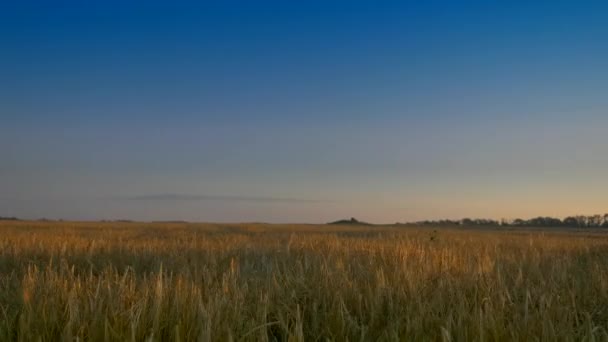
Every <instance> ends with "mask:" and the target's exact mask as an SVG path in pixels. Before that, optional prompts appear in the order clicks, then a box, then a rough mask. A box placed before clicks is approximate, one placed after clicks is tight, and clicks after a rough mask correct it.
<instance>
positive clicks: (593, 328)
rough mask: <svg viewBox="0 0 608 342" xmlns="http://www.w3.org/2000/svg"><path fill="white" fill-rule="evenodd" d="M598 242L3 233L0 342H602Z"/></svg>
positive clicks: (141, 230)
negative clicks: (429, 341)
mask: <svg viewBox="0 0 608 342" xmlns="http://www.w3.org/2000/svg"><path fill="white" fill-rule="evenodd" d="M607 237H608V235H607V236H604V235H603V234H601V233H589V232H587V233H583V232H563V231H562V232H554V233H549V232H541V231H534V232H523V231H497V230H494V231H481V230H462V229H461V230H456V229H452V230H449V229H439V230H437V232H434V231H433V230H432V229H428V228H396V227H382V228H380V227H337V226H309V225H291V226H287V225H261V224H251V225H219V224H218V225H214V224H178V223H170V224H169V223H167V224H146V223H68V222H53V223H41V222H5V223H1V224H0V340H3V341H7V340H20V341H36V340H43V341H56V340H70V341H74V340H95V341H125V340H126V341H144V340H158V341H160V340H162V341H166V340H176V341H195V340H201V341H216V340H219V341H225V340H238V341H240V340H246V341H249V340H250V341H265V340H270V341H272V340H280V341H284V340H293V341H301V340H312V341H315V340H326V339H329V340H351V341H363V340H364V341H368V340H372V341H373V340H443V341H475V340H545V341H555V340H606V339H608V238H607Z"/></svg>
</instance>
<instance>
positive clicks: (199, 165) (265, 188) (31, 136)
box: [0, 1, 608, 222]
mask: <svg viewBox="0 0 608 342" xmlns="http://www.w3.org/2000/svg"><path fill="white" fill-rule="evenodd" d="M607 37H608V4H607V3H606V2H597V3H595V4H594V3H593V2H586V1H585V2H580V1H546V2H541V1H521V2H519V1H502V2H493V1H479V2H464V1H463V2H437V1H424V2H422V1H420V2H416V3H414V2H411V3H407V2H382V4H380V2H376V1H366V2H358V1H343V2H330V1H318V2H317V1H306V2H302V3H298V4H296V3H295V2H286V1H282V2H278V1H277V2H263V3H262V2H254V1H247V2H236V1H217V2H215V1H214V2H204V4H197V5H194V4H189V3H180V4H175V3H173V2H171V3H169V2H166V3H157V2H153V1H148V2H145V4H144V2H138V3H135V2H129V1H99V2H95V1H78V2H76V1H75V2H65V1H52V2H48V3H45V2H14V3H12V2H8V1H5V2H2V3H0V216H2V215H4V216H8V215H16V216H19V217H23V218H40V217H47V218H64V219H127V218H129V219H140V220H173V219H184V220H197V221H267V222H326V221H329V220H335V219H340V218H345V217H351V216H355V217H357V218H359V219H362V220H368V221H373V222H396V221H400V222H403V221H411V220H421V219H438V218H462V217H467V216H471V217H488V218H497V219H498V218H502V217H505V218H515V217H524V218H525V217H531V216H538V215H550V216H558V217H562V216H565V215H570V214H578V213H580V214H594V213H603V212H607V211H608V196H607V194H608V192H607V190H608V177H607V174H608V140H607V138H606V136H607V133H608V43H607V42H608V40H607Z"/></svg>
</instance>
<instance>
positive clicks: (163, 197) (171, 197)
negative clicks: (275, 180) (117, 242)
mask: <svg viewBox="0 0 608 342" xmlns="http://www.w3.org/2000/svg"><path fill="white" fill-rule="evenodd" d="M122 198H123V199H127V200H132V201H224V202H258V203H260V202H261V203H264V202H266V203H326V202H331V201H328V200H320V199H308V198H293V197H262V196H231V195H191V194H150V195H137V196H128V197H122Z"/></svg>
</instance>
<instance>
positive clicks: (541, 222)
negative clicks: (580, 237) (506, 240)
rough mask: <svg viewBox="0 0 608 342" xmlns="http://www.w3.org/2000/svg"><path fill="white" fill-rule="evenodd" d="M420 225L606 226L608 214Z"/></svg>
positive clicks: (422, 222) (467, 220) (438, 222)
mask: <svg viewBox="0 0 608 342" xmlns="http://www.w3.org/2000/svg"><path fill="white" fill-rule="evenodd" d="M416 224H421V225H461V226H507V227H571V228H608V214H604V215H590V216H585V215H576V216H568V217H566V218H564V219H563V220H562V219H559V218H555V217H542V216H539V217H535V218H531V219H527V220H524V219H519V218H518V219H514V220H507V219H502V220H500V221H497V220H492V219H471V218H464V219H462V220H437V221H428V220H427V221H419V222H416Z"/></svg>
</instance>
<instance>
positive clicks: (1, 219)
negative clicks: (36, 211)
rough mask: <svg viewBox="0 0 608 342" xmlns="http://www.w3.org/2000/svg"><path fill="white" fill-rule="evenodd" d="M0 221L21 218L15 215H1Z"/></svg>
mask: <svg viewBox="0 0 608 342" xmlns="http://www.w3.org/2000/svg"><path fill="white" fill-rule="evenodd" d="M0 221H19V219H18V218H16V217H14V216H10V217H7V216H0Z"/></svg>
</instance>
